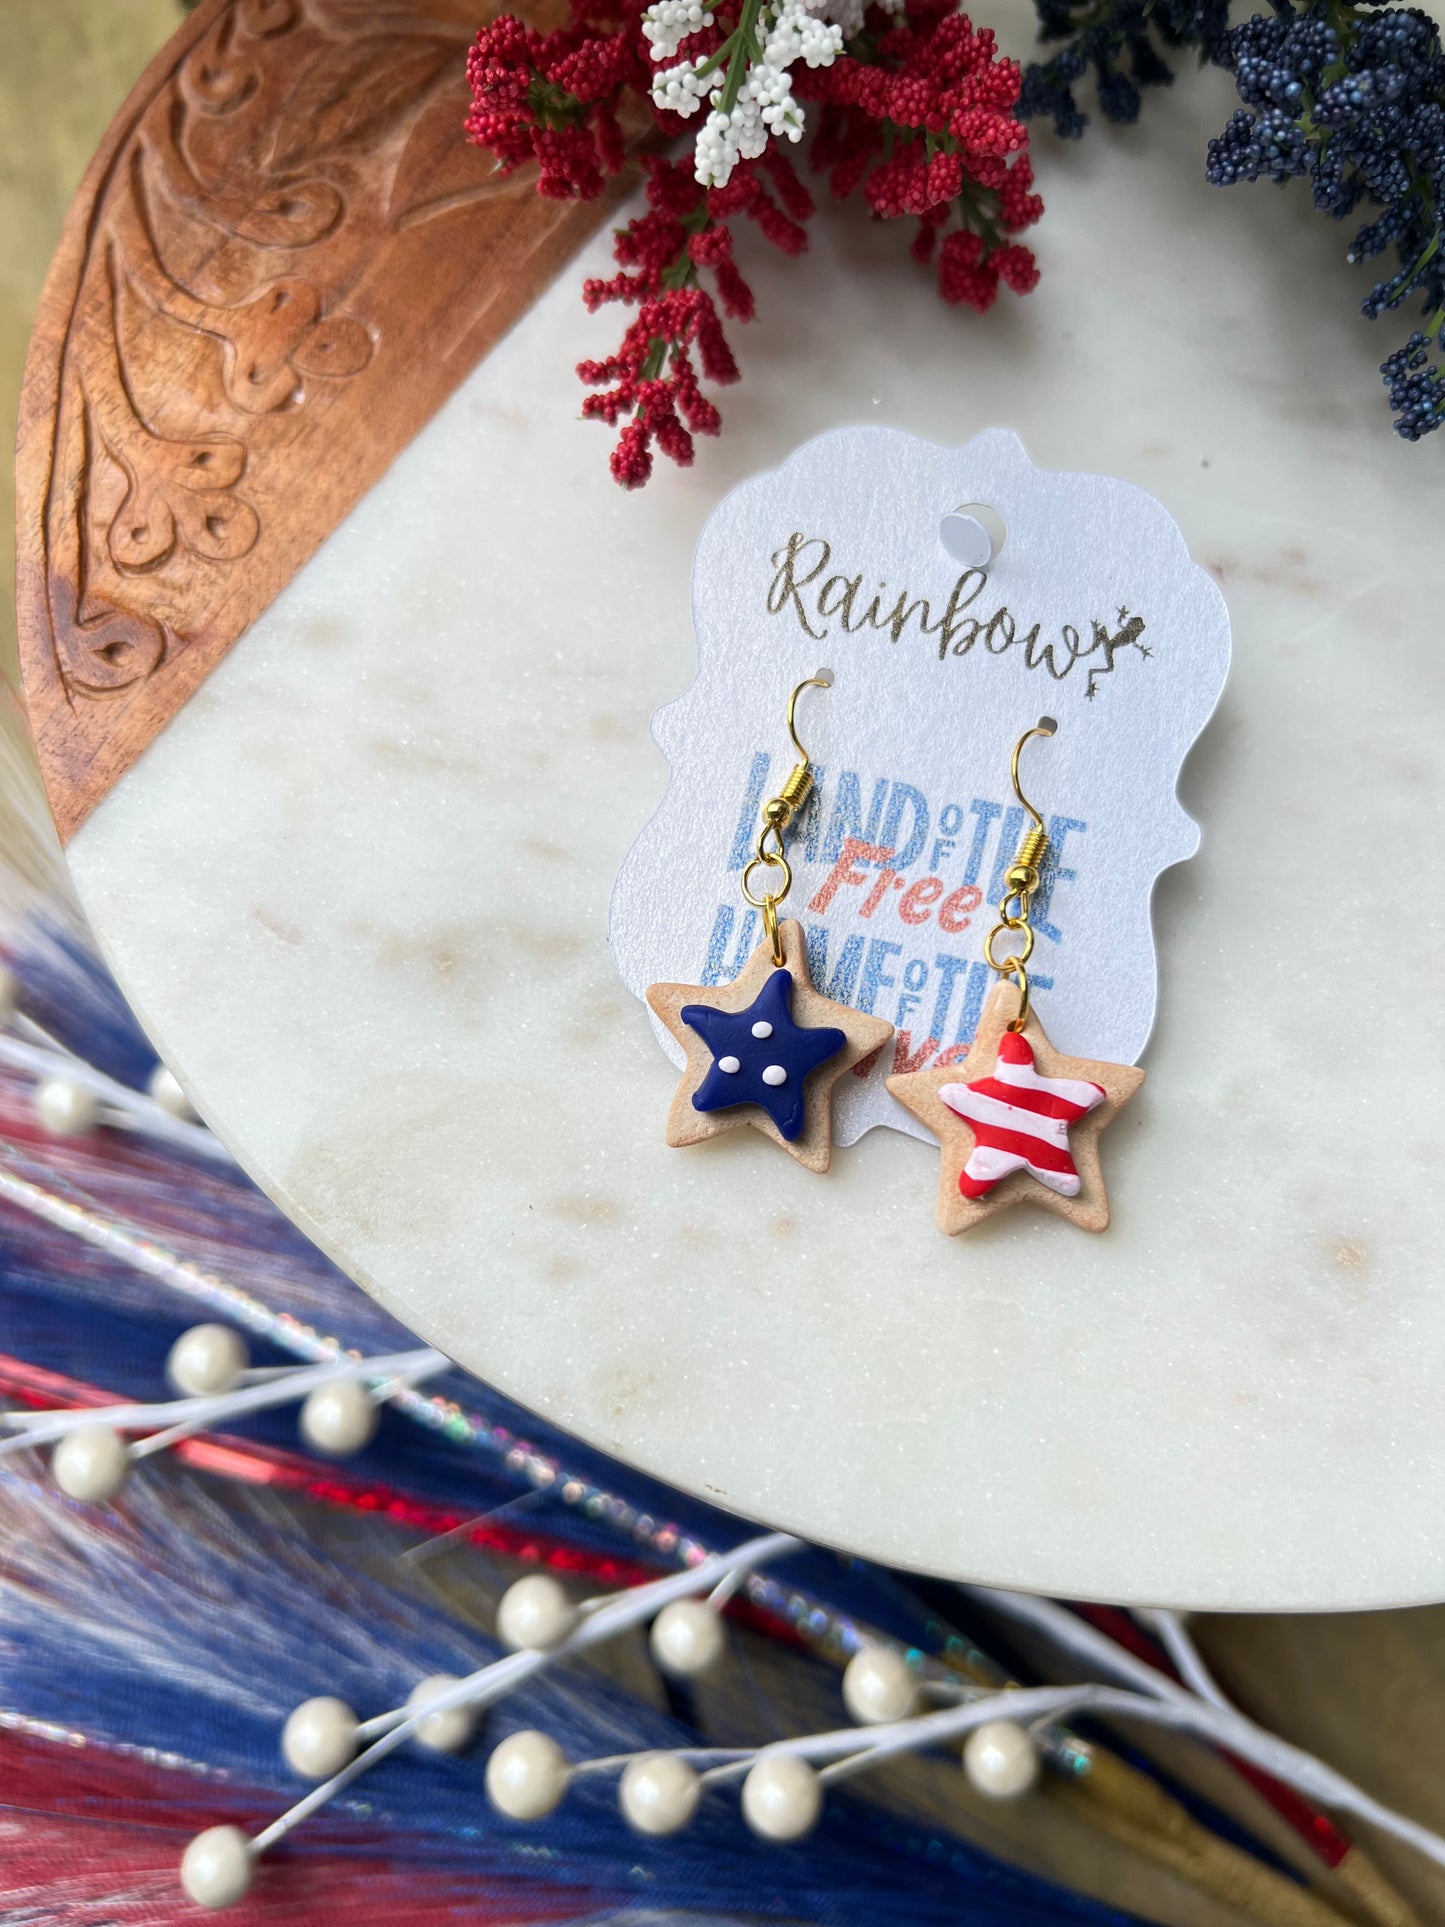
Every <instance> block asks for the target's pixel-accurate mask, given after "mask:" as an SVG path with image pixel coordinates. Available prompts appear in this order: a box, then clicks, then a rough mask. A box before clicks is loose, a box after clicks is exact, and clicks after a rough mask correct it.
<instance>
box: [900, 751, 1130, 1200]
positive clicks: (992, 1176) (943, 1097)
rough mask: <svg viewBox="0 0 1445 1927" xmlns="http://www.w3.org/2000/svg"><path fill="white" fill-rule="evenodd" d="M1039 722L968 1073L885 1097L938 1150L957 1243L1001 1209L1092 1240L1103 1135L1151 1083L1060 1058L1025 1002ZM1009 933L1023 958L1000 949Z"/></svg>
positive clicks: (1038, 835) (1043, 841) (1044, 847)
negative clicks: (922, 1128)
mask: <svg viewBox="0 0 1445 1927" xmlns="http://www.w3.org/2000/svg"><path fill="white" fill-rule="evenodd" d="M1055 728H1056V724H1055V723H1054V721H1053V720H1052V718H1051V717H1047V716H1046V717H1044V718H1043V719H1042V720H1041V721H1040V722H1039V723H1038V725H1037V726H1036V727H1035V728H1033V729H1030V730H1027V731H1026V732H1025V733H1024V734H1023V735H1022V736H1021V737H1020V738H1019V740H1018V742H1017V743H1016V744H1015V745H1014V753H1013V761H1012V764H1011V766H1010V767H1011V773H1012V776H1013V787H1014V795H1015V796H1016V797H1017V798H1018V800H1019V802H1020V804H1021V805H1022V806H1023V808H1024V809H1025V810H1026V811H1027V813H1028V815H1029V817H1030V818H1032V828H1030V829H1026V830H1025V832H1024V836H1023V840H1022V842H1021V843H1020V844H1019V848H1018V854H1017V855H1016V856H1015V858H1014V860H1013V863H1012V865H1011V866H1010V868H1009V871H1008V875H1007V878H1006V881H1005V884H1004V896H1003V901H1002V903H1000V905H999V913H998V916H999V920H998V922H997V923H996V924H995V925H994V927H993V929H992V930H990V931H989V933H988V939H987V941H986V942H985V944H984V947H983V954H984V956H985V958H986V959H987V960H988V963H989V965H990V966H991V967H992V968H993V969H994V970H996V971H997V972H998V977H999V981H998V982H997V983H996V984H995V985H994V987H993V989H992V991H991V992H990V993H989V998H988V1002H987V1003H986V1004H985V1005H984V1009H983V1015H982V1017H981V1018H980V1020H979V1026H978V1032H977V1035H976V1036H975V1037H974V1040H973V1042H972V1044H970V1045H969V1049H968V1061H967V1063H966V1065H965V1066H964V1067H963V1071H962V1073H960V1071H959V1070H958V1069H957V1068H952V1069H944V1070H929V1071H913V1072H910V1073H908V1074H907V1075H903V1076H898V1077H890V1078H889V1079H888V1088H889V1090H890V1091H891V1092H892V1093H893V1095H894V1096H895V1097H896V1098H897V1099H898V1101H899V1103H900V1104H902V1105H903V1106H904V1107H905V1108H906V1109H907V1110H910V1111H911V1112H912V1113H913V1115H914V1116H915V1117H916V1118H918V1119H919V1120H920V1121H921V1122H922V1123H924V1124H926V1125H927V1126H928V1128H929V1130H930V1131H932V1132H933V1134H934V1136H935V1137H936V1138H937V1139H938V1141H939V1146H940V1148H941V1150H942V1153H943V1156H942V1162H941V1165H940V1169H939V1176H938V1228H939V1230H940V1231H946V1232H948V1233H949V1235H950V1236H952V1235H953V1234H954V1233H955V1232H958V1231H967V1230H969V1229H970V1228H971V1227H972V1226H973V1225H976V1224H980V1223H982V1221H983V1220H984V1219H985V1218H991V1217H992V1216H993V1214H994V1213H995V1212H996V1211H1006V1210H1007V1209H1008V1207H1009V1206H1010V1205H1012V1204H1041V1205H1043V1206H1044V1207H1045V1208H1046V1209H1047V1210H1049V1211H1056V1212H1057V1213H1058V1214H1059V1216H1060V1217H1061V1218H1067V1219H1069V1221H1070V1222H1071V1223H1072V1224H1076V1225H1079V1226H1080V1227H1081V1228H1082V1229H1083V1230H1085V1231H1102V1230H1103V1229H1104V1227H1105V1226H1106V1225H1107V1224H1108V1222H1109V1197H1108V1193H1107V1192H1106V1191H1105V1189H1104V1174H1103V1171H1102V1169H1101V1168H1100V1164H1099V1138H1100V1136H1101V1134H1102V1133H1103V1132H1104V1131H1105V1130H1107V1129H1108V1127H1109V1125H1111V1124H1112V1123H1113V1121H1114V1119H1115V1118H1116V1117H1117V1116H1118V1115H1119V1113H1120V1111H1122V1110H1123V1108H1124V1106H1125V1105H1126V1104H1127V1103H1128V1102H1129V1099H1130V1098H1131V1097H1132V1096H1133V1095H1134V1093H1135V1091H1137V1090H1138V1088H1139V1086H1140V1085H1141V1084H1142V1083H1143V1082H1144V1073H1143V1071H1141V1070H1139V1069H1137V1068H1136V1067H1135V1066H1134V1065H1132V1064H1105V1063H1099V1062H1096V1061H1095V1060H1093V1059H1091V1058H1085V1057H1065V1056H1063V1055H1062V1053H1061V1052H1059V1051H1056V1050H1055V1049H1054V1047H1053V1045H1052V1044H1051V1043H1050V1042H1049V1040H1048V1037H1047V1036H1046V1035H1045V1033H1044V1028H1043V1025H1042V1024H1040V1022H1039V1020H1038V1018H1037V1016H1035V1014H1034V1012H1033V1009H1032V1006H1031V1004H1030V1000H1029V976H1028V968H1027V966H1028V961H1029V958H1030V957H1031V956H1032V955H1033V949H1034V932H1033V927H1032V924H1031V922H1030V914H1031V909H1032V905H1033V899H1034V893H1035V891H1036V890H1037V889H1038V887H1039V882H1040V877H1041V873H1042V870H1043V865H1044V860H1045V858H1046V857H1047V855H1048V849H1049V839H1048V834H1047V832H1046V831H1045V829H1044V821H1043V818H1042V817H1041V816H1040V815H1039V813H1038V811H1037V810H1036V809H1035V808H1034V806H1033V804H1032V803H1030V801H1029V800H1028V798H1027V797H1026V796H1025V795H1024V793H1023V790H1022V788H1021V787H1020V785H1019V755H1020V752H1021V751H1022V749H1023V746H1024V744H1025V743H1027V742H1029V741H1030V740H1031V739H1032V738H1033V737H1035V736H1052V735H1053V734H1054V731H1055ZM1005 933H1008V934H1009V935H1010V936H1011V937H1012V938H1014V939H1015V940H1016V942H1017V949H1015V950H1013V951H1012V952H1011V954H1010V955H1008V956H1006V957H1003V958H1000V957H997V956H995V954H994V949H995V945H996V944H997V943H998V941H999V939H1000V938H1001V937H1002V936H1004V934H1005Z"/></svg>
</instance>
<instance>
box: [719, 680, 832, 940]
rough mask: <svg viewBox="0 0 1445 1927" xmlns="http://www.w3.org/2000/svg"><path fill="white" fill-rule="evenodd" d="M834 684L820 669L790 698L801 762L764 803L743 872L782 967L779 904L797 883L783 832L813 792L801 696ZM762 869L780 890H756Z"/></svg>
mask: <svg viewBox="0 0 1445 1927" xmlns="http://www.w3.org/2000/svg"><path fill="white" fill-rule="evenodd" d="M832 686H833V678H832V675H831V674H830V673H829V671H827V670H824V669H820V670H819V671H818V673H817V674H816V675H815V676H808V677H806V678H805V679H804V680H803V681H802V682H800V683H799V684H798V686H797V688H796V689H795V690H794V691H793V693H792V695H791V696H789V698H788V734H789V736H791V737H792V739H793V748H794V749H795V750H796V751H797V752H798V761H797V763H795V764H794V766H793V768H792V769H791V770H790V771H789V773H788V777H787V780H786V781H785V782H784V784H783V786H782V788H781V789H780V790H779V791H778V793H777V795H776V796H770V797H769V798H768V800H767V802H766V803H764V805H763V827H762V829H761V831H760V832H759V834H758V841H757V846H756V849H757V854H756V855H755V856H754V857H753V859H752V861H751V862H750V863H749V864H748V866H747V868H746V869H745V870H744V871H743V875H742V892H743V897H744V899H745V900H746V901H747V902H748V903H750V904H752V905H753V907H754V909H757V910H761V911H762V913H763V928H764V929H765V930H766V931H767V933H768V940H769V942H770V943H771V944H772V948H773V962H774V964H775V965H776V966H777V968H778V969H779V970H781V969H782V967H783V938H782V933H781V931H780V930H779V928H778V905H779V904H780V903H781V902H782V901H783V898H784V897H785V896H786V895H787V894H788V892H789V890H790V889H791V888H792V886H793V871H792V866H791V865H790V864H789V862H788V858H787V852H786V851H785V849H784V848H783V831H784V830H786V829H787V827H788V825H789V824H790V823H791V822H792V820H793V818H794V817H795V816H796V815H797V813H798V811H799V810H800V809H802V808H803V806H804V804H806V802H807V800H808V798H809V797H810V796H811V795H812V794H813V766H812V763H811V762H810V761H809V758H808V752H807V750H805V749H804V748H803V745H802V744H801V743H800V742H799V741H798V724H797V711H798V698H799V696H801V695H802V693H803V691H804V690H805V689H831V688H832ZM758 869H765V870H777V871H778V872H779V873H780V874H779V878H778V887H777V889H775V890H764V891H763V893H762V894H761V895H759V894H758V893H757V892H756V891H755V890H754V889H753V887H752V878H753V872H754V871H755V870H758Z"/></svg>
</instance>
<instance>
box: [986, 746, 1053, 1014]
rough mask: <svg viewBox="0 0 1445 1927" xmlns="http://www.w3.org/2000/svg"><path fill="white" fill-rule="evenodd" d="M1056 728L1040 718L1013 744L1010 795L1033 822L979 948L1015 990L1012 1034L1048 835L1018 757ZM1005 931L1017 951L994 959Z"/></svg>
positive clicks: (1022, 1005)
mask: <svg viewBox="0 0 1445 1927" xmlns="http://www.w3.org/2000/svg"><path fill="white" fill-rule="evenodd" d="M1057 727H1058V725H1057V724H1056V723H1055V721H1054V719H1053V717H1052V716H1041V717H1040V718H1039V720H1038V722H1037V723H1035V725H1034V727H1033V728H1032V729H1026V730H1025V731H1024V733H1023V735H1022V736H1020V737H1019V739H1018V741H1017V742H1016V743H1015V744H1014V753H1013V759H1012V761H1011V762H1010V764H1009V774H1010V776H1011V777H1012V778H1013V786H1014V795H1015V796H1016V797H1017V798H1018V800H1019V802H1020V803H1021V804H1022V805H1023V807H1024V808H1025V809H1026V810H1027V811H1028V813H1029V815H1030V816H1031V817H1032V818H1033V827H1032V828H1031V829H1027V830H1025V831H1024V834H1023V838H1022V840H1021V841H1020V843H1019V847H1018V853H1017V855H1016V856H1015V857H1014V860H1013V862H1012V863H1011V864H1010V865H1009V867H1008V872H1007V874H1006V876H1005V878H1004V894H1003V902H1002V903H1001V904H1000V905H999V907H998V922H997V923H996V924H995V925H994V927H993V929H992V930H990V931H989V933H988V936H987V938H986V940H985V942H984V946H983V954H984V956H985V957H986V958H987V960H988V962H989V963H990V964H991V965H992V966H993V968H994V969H995V970H996V971H997V972H998V974H999V975H1000V977H1012V978H1013V980H1014V982H1015V984H1017V986H1018V993H1019V1007H1018V1012H1017V1014H1016V1016H1015V1017H1014V1019H1013V1022H1012V1023H1011V1024H1010V1025H1009V1029H1010V1030H1014V1031H1019V1030H1022V1029H1023V1027H1024V1025H1025V1024H1026V1023H1027V1022H1028V1016H1029V973H1028V969H1027V967H1026V966H1027V964H1028V960H1029V958H1030V957H1031V956H1032V955H1033V952H1034V933H1033V929H1032V927H1031V925H1030V922H1029V913H1030V911H1031V909H1032V907H1033V896H1034V892H1035V891H1036V890H1037V889H1038V887H1039V883H1040V881H1041V879H1042V876H1043V868H1044V861H1045V859H1046V858H1047V856H1048V853H1049V833H1048V831H1047V830H1046V829H1045V828H1044V819H1043V818H1042V816H1040V815H1039V813H1038V811H1037V810H1036V809H1035V808H1034V806H1033V804H1032V803H1031V802H1030V801H1029V799H1028V798H1027V797H1026V796H1025V795H1024V792H1023V785H1022V784H1021V783H1020V782H1019V757H1020V755H1021V754H1022V752H1023V746H1024V744H1025V743H1027V742H1031V741H1032V740H1033V738H1034V737H1035V736H1052V735H1053V734H1054V731H1055V730H1056V729H1057ZM1014 906H1017V907H1016V908H1015V907H1014ZM1005 931H1009V932H1011V933H1013V934H1015V935H1016V937H1017V940H1018V944H1019V948H1018V949H1017V951H1015V952H1014V953H1013V954H1012V955H1011V956H1007V957H1003V958H999V957H995V955H994V954H993V947H994V944H995V943H996V942H997V940H998V938H999V937H1000V936H1001V935H1002V934H1003V933H1004V932H1005Z"/></svg>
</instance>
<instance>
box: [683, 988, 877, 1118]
mask: <svg viewBox="0 0 1445 1927" xmlns="http://www.w3.org/2000/svg"><path fill="white" fill-rule="evenodd" d="M678 1014H679V1016H680V1017H681V1018H682V1021H683V1022H684V1023H685V1024H686V1025H687V1026H688V1028H689V1029H690V1030H695V1031H696V1032H697V1034H698V1036H699V1037H701V1039H702V1041H703V1042H704V1043H705V1044H706V1045H707V1047H708V1049H709V1050H710V1051H711V1052H712V1065H711V1067H710V1068H709V1070H708V1073H707V1076H706V1077H705V1078H704V1079H703V1080H702V1082H701V1084H699V1085H698V1087H697V1089H696V1090H695V1091H694V1092H693V1096H692V1104H693V1109H694V1110H696V1111H727V1110H731V1109H732V1107H733V1106H734V1105H735V1104H757V1105H759V1106H760V1107H761V1108H762V1109H763V1110H765V1111H766V1112H767V1114H768V1116H769V1117H770V1118H771V1119H772V1120H773V1122H774V1124H776V1125H777V1127H778V1130H779V1133H780V1134H781V1135H782V1136H783V1137H784V1138H785V1139H786V1140H787V1142H788V1143H789V1144H792V1143H795V1142H796V1140H797V1139H798V1138H800V1137H801V1136H802V1134H803V1118H804V1101H803V1084H804V1081H805V1079H806V1078H807V1075H808V1073H809V1071H815V1070H816V1069H817V1068H818V1066H819V1065H820V1064H826V1063H827V1061H828V1059H829V1058H830V1057H836V1056H837V1055H838V1052H839V1051H840V1050H842V1048H843V1046H844V1045H845V1044H846V1043H847V1041H848V1039H847V1037H846V1036H845V1035H844V1033H843V1032H842V1031H841V1030H834V1029H832V1028H831V1027H830V1026H827V1025H819V1026H817V1027H815V1028H813V1029H807V1028H805V1027H804V1026H803V1025H802V1024H795V1023H794V1022H793V973H792V972H791V971H790V970H775V971H774V972H773V974H772V975H771V976H770V977H769V978H768V980H767V982H766V983H765V984H764V985H763V987H762V989H761V990H760V991H759V992H758V994H757V996H756V997H755V998H754V999H753V1001H752V1002H751V1003H750V1004H749V1005H748V1007H747V1009H746V1010H739V1011H736V1012H734V1011H727V1010H717V1009H715V1008H714V1007H713V1006H712V1005H711V1004H684V1005H683V1007H682V1010H681V1011H680V1012H679V1013H678Z"/></svg>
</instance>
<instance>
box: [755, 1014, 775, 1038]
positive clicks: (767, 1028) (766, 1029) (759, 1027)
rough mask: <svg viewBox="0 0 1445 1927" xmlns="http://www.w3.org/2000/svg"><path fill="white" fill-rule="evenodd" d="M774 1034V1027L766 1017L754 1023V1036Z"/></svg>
mask: <svg viewBox="0 0 1445 1927" xmlns="http://www.w3.org/2000/svg"><path fill="white" fill-rule="evenodd" d="M772 1034H773V1027H772V1025H771V1024H770V1023H768V1022H767V1021H766V1020H765V1019H764V1018H761V1017H760V1018H759V1019H758V1021H757V1022H756V1023H755V1024H754V1025H753V1036H754V1037H771V1036H772Z"/></svg>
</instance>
